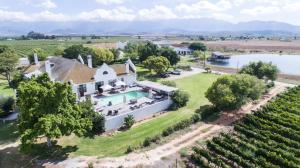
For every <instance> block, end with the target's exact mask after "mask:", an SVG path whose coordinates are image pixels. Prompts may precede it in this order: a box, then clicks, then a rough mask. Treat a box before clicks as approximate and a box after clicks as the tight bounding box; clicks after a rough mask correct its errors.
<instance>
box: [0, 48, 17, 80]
mask: <svg viewBox="0 0 300 168" xmlns="http://www.w3.org/2000/svg"><path fill="white" fill-rule="evenodd" d="M17 63H18V55H17V54H16V52H15V51H14V50H12V49H11V48H9V47H7V46H0V74H1V75H3V76H5V78H6V80H7V81H8V83H9V84H11V80H12V79H11V76H12V74H13V72H14V71H15V69H16V66H17Z"/></svg>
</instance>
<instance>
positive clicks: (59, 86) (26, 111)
mask: <svg viewBox="0 0 300 168" xmlns="http://www.w3.org/2000/svg"><path fill="white" fill-rule="evenodd" d="M18 95H19V99H18V106H19V108H20V113H19V132H20V134H21V142H22V145H27V144H32V143H34V141H35V140H36V139H37V138H38V137H47V142H48V145H49V146H50V145H51V139H52V138H59V137H61V136H64V135H70V134H71V133H75V134H76V135H77V136H82V135H84V134H85V133H86V132H87V131H88V130H91V128H92V121H91V119H90V118H86V117H84V114H83V110H82V109H81V108H80V107H79V106H78V105H77V104H76V97H75V95H74V93H73V92H72V89H71V86H70V85H69V84H67V83H59V82H52V81H51V80H50V78H49V77H48V75H47V74H46V73H45V74H43V75H41V76H39V77H36V78H35V77H34V78H32V79H30V80H28V81H26V82H21V84H20V85H19V87H18Z"/></svg>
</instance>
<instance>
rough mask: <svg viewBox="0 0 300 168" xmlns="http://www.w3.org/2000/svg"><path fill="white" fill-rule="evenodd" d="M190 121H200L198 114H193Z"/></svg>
mask: <svg viewBox="0 0 300 168" xmlns="http://www.w3.org/2000/svg"><path fill="white" fill-rule="evenodd" d="M191 121H192V122H193V123H197V122H199V121H201V115H200V114H198V113H195V114H194V115H193V116H192V118H191Z"/></svg>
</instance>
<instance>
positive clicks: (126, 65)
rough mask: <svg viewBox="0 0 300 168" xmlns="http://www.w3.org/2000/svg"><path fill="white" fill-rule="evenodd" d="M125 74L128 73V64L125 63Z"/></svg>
mask: <svg viewBox="0 0 300 168" xmlns="http://www.w3.org/2000/svg"><path fill="white" fill-rule="evenodd" d="M125 68H126V73H129V63H128V62H127V61H126V63H125Z"/></svg>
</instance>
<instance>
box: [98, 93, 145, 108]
mask: <svg viewBox="0 0 300 168" xmlns="http://www.w3.org/2000/svg"><path fill="white" fill-rule="evenodd" d="M148 95H149V94H148V93H145V92H141V91H131V92H126V93H119V94H116V95H112V96H107V97H103V98H100V101H99V103H100V104H101V105H103V106H106V105H108V103H109V102H111V103H112V105H116V104H121V103H123V102H124V96H125V97H126V102H129V101H130V100H132V99H139V98H141V97H148Z"/></svg>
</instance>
